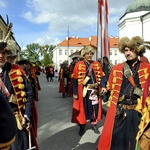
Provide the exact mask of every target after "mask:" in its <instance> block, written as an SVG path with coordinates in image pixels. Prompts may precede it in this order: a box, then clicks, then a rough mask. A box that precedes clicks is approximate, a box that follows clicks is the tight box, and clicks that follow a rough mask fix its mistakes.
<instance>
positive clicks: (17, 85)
mask: <svg viewBox="0 0 150 150" xmlns="http://www.w3.org/2000/svg"><path fill="white" fill-rule="evenodd" d="M13 87H14V88H16V87H18V88H19V89H21V90H23V89H24V87H25V86H24V84H21V83H19V84H16V85H14V86H13Z"/></svg>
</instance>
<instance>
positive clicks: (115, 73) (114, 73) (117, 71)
mask: <svg viewBox="0 0 150 150" xmlns="http://www.w3.org/2000/svg"><path fill="white" fill-rule="evenodd" d="M117 73H121V74H122V71H120V70H114V71H113V75H114V76H115V77H116V75H117Z"/></svg>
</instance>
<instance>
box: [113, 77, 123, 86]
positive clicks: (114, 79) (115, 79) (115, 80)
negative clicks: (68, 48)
mask: <svg viewBox="0 0 150 150" xmlns="http://www.w3.org/2000/svg"><path fill="white" fill-rule="evenodd" d="M117 79H119V80H122V78H120V77H114V78H113V83H117ZM120 85H121V84H120Z"/></svg>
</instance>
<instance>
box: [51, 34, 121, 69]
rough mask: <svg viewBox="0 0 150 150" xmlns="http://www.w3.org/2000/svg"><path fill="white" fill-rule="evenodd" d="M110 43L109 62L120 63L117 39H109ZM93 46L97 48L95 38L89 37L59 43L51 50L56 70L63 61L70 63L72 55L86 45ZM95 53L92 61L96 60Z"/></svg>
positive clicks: (72, 38)
mask: <svg viewBox="0 0 150 150" xmlns="http://www.w3.org/2000/svg"><path fill="white" fill-rule="evenodd" d="M109 41H110V61H111V62H112V63H113V64H117V63H120V59H119V58H118V56H117V54H118V53H119V50H118V41H119V38H118V37H109ZM90 44H91V45H94V46H95V47H97V36H91V37H90V38H79V37H70V38H69V41H68V40H67V39H65V40H64V41H62V42H61V43H59V44H58V45H57V46H56V47H55V49H54V50H53V62H54V65H55V67H56V68H58V69H59V66H60V64H61V63H62V62H64V61H65V60H67V61H68V63H69V64H70V62H71V61H72V56H74V55H73V54H76V52H79V54H80V50H81V49H82V48H83V47H84V46H87V45H90ZM96 58H97V56H96V52H95V54H94V56H93V60H96Z"/></svg>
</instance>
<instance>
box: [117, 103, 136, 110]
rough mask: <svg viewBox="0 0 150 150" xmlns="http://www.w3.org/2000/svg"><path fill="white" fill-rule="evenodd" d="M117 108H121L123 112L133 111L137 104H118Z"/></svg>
mask: <svg viewBox="0 0 150 150" xmlns="http://www.w3.org/2000/svg"><path fill="white" fill-rule="evenodd" d="M119 106H121V107H122V108H123V109H124V110H125V109H128V110H134V109H135V107H136V106H137V104H133V105H125V104H119Z"/></svg>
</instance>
